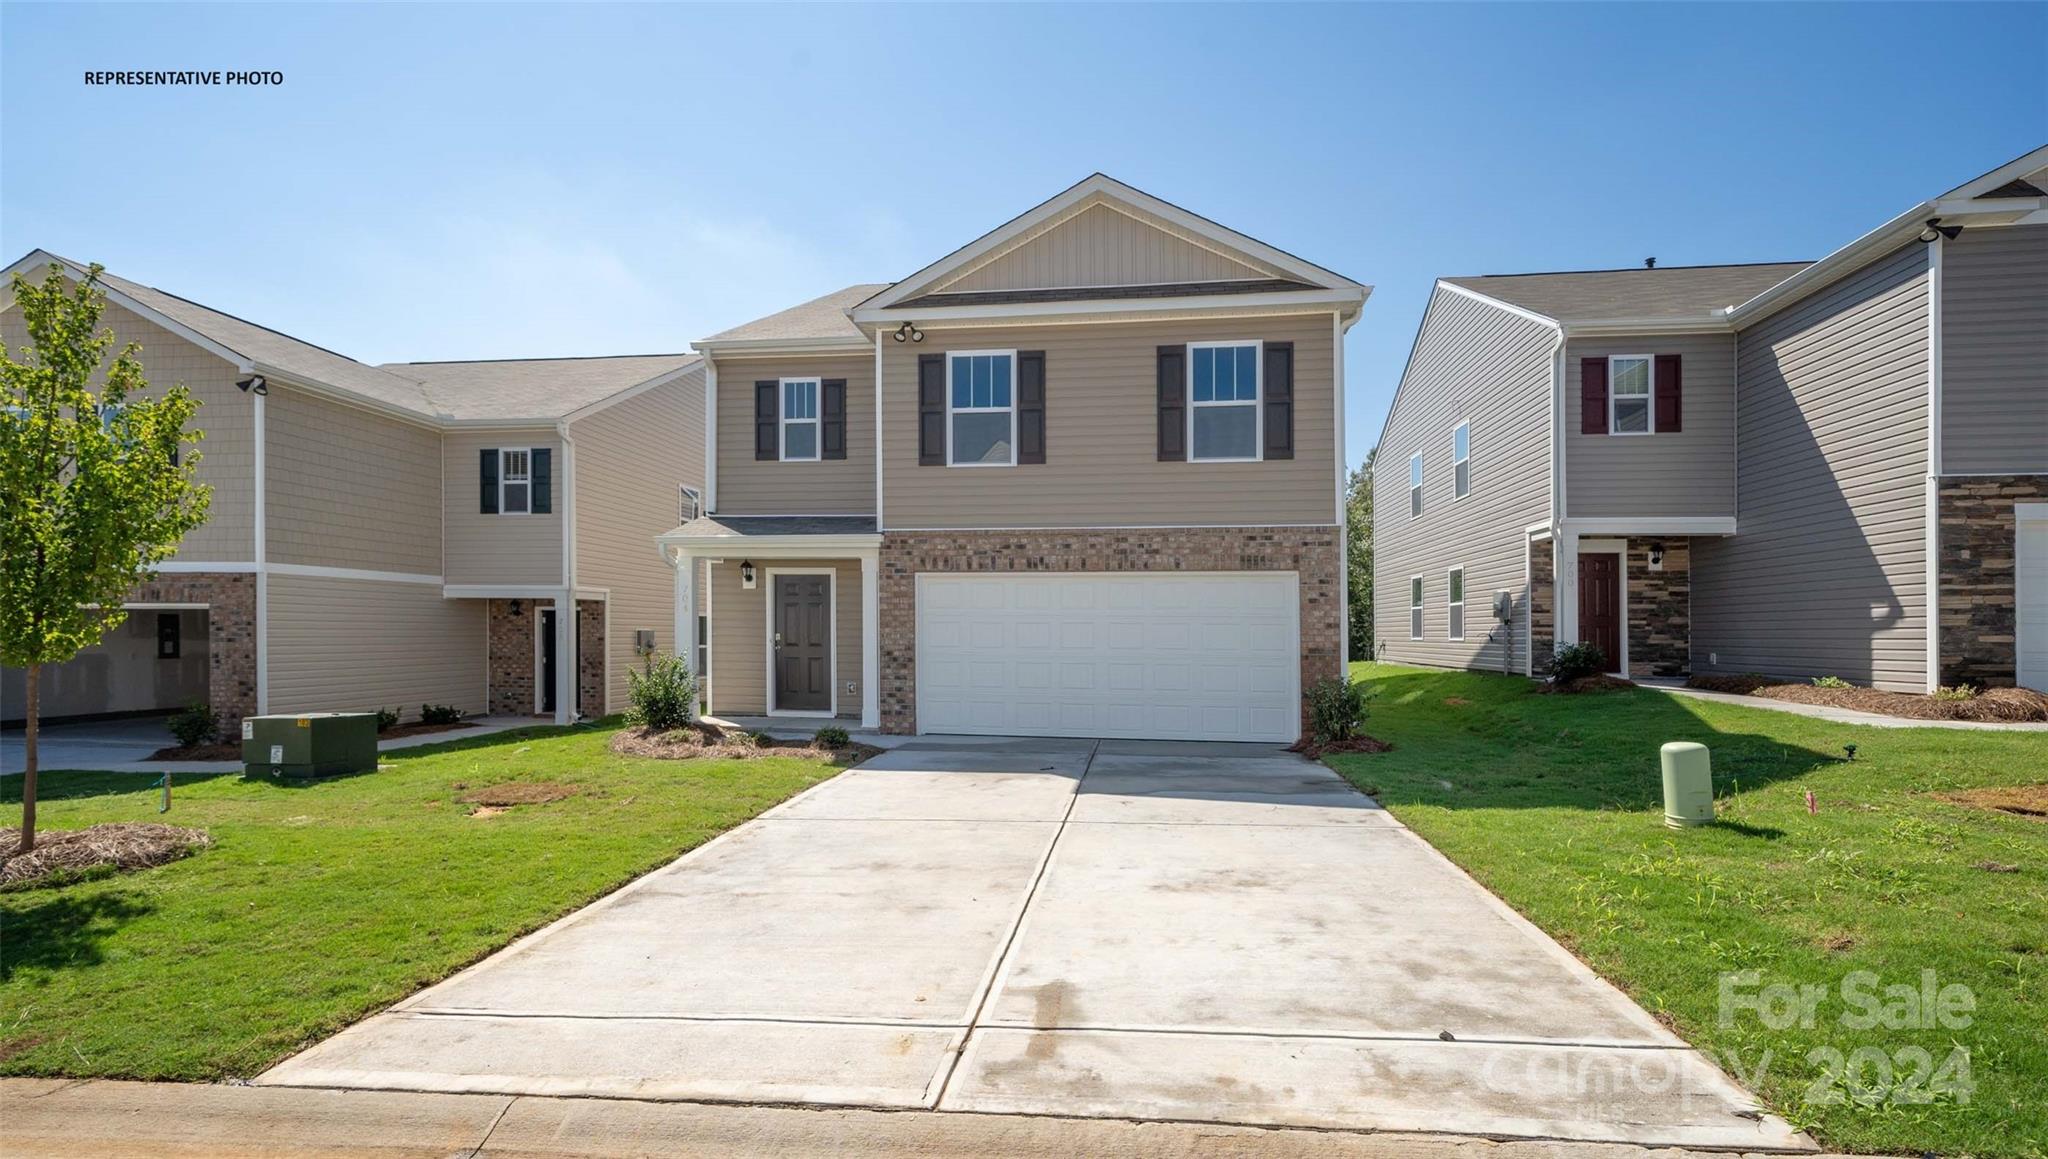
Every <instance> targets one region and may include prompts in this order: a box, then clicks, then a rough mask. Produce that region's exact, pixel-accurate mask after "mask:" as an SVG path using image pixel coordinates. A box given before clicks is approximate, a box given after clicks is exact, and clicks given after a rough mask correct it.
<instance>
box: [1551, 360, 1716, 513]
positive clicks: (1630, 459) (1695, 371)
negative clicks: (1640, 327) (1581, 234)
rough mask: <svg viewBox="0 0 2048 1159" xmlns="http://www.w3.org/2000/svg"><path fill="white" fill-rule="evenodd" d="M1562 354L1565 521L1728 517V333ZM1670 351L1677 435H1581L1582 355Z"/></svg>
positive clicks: (1670, 433)
mask: <svg viewBox="0 0 2048 1159" xmlns="http://www.w3.org/2000/svg"><path fill="white" fill-rule="evenodd" d="M1564 353H1565V358H1564V440H1565V451H1564V478H1565V504H1564V512H1565V517H1566V518H1568V519H1589V518H1603V517H1616V516H1619V517H1650V516H1663V515H1669V516H1731V515H1734V514H1735V336H1734V335H1732V334H1665V335H1659V336H1645V337H1634V338H1573V339H1570V340H1568V341H1567V342H1566V343H1565V352H1564ZM1616 354H1649V355H1652V356H1654V355H1658V354H1676V355H1678V356H1679V358H1680V362H1679V367H1680V375H1681V377H1680V389H1679V398H1680V400H1681V403H1682V407H1683V409H1682V412H1681V414H1680V416H1679V417H1680V423H1679V429H1678V431H1677V432H1676V433H1672V432H1668V431H1666V432H1660V433H1657V434H1649V435H1616V434H1605V435H1582V434H1580V433H1579V429H1580V427H1579V416H1580V409H1581V408H1580V400H1579V378H1580V370H1581V364H1580V359H1583V358H1607V357H1610V356H1612V355H1616Z"/></svg>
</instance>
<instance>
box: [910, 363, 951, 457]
mask: <svg viewBox="0 0 2048 1159" xmlns="http://www.w3.org/2000/svg"><path fill="white" fill-rule="evenodd" d="M917 465H918V466H920V467H943V466H945V465H946V356H945V355H943V354H920V355H918V356H917Z"/></svg>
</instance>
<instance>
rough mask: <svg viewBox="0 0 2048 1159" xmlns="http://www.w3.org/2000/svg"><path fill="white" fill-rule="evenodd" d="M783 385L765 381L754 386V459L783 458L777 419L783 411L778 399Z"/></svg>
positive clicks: (772, 380)
mask: <svg viewBox="0 0 2048 1159" xmlns="http://www.w3.org/2000/svg"><path fill="white" fill-rule="evenodd" d="M781 390H782V384H781V383H779V382H777V381H776V380H775V379H772V378H770V379H764V380H763V381H760V382H756V383H755V384H754V457H755V458H756V459H780V458H781V457H782V433H781V432H780V431H778V430H776V419H777V418H778V417H779V416H780V414H781V411H780V410H779V409H778V408H779V407H780V405H781V400H780V399H779V398H778V395H779V394H780V392H781Z"/></svg>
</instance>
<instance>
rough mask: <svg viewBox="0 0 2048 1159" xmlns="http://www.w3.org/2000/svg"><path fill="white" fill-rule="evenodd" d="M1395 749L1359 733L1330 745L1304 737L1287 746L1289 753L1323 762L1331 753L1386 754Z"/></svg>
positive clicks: (1377, 739) (1381, 741) (1332, 742)
mask: <svg viewBox="0 0 2048 1159" xmlns="http://www.w3.org/2000/svg"><path fill="white" fill-rule="evenodd" d="M1393 749H1394V746H1393V745H1391V744H1388V743H1387V742H1386V741H1383V740H1380V739H1379V738H1377V737H1370V736H1367V735H1365V734H1364V733H1359V734H1358V735H1357V736H1354V737H1352V738H1350V739H1349V740H1333V741H1331V742H1329V743H1328V744H1322V743H1319V742H1317V741H1314V740H1311V739H1309V738H1308V737H1302V738H1301V739H1300V740H1298V741H1295V742H1294V743H1293V744H1291V745H1288V746H1287V751H1288V752H1291V753H1300V754H1301V755H1302V756H1305V757H1307V758H1308V759H1309V760H1312V761H1319V760H1322V759H1323V758H1324V757H1325V756H1328V755H1329V754H1331V753H1384V752H1392V751H1393Z"/></svg>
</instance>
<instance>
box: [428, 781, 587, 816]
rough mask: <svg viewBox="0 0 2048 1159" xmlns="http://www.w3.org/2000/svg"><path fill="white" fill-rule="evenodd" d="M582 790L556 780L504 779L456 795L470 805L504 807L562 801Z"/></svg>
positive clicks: (459, 799)
mask: <svg viewBox="0 0 2048 1159" xmlns="http://www.w3.org/2000/svg"><path fill="white" fill-rule="evenodd" d="M582 791H583V790H582V789H579V788H577V787H576V786H574V785H564V784H560V783H559V782H556V781H506V782H504V783H503V784H499V785H487V786H485V787H484V788H481V789H471V790H470V791H469V792H467V793H464V794H462V795H461V796H460V797H457V798H456V800H458V801H466V802H468V803H469V804H471V805H483V806H486V807H490V808H498V809H506V808H510V807H511V806H513V805H542V804H546V803H547V802H549V801H564V800H567V799H568V798H570V797H573V796H575V795H576V794H578V793H581V792H582Z"/></svg>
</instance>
